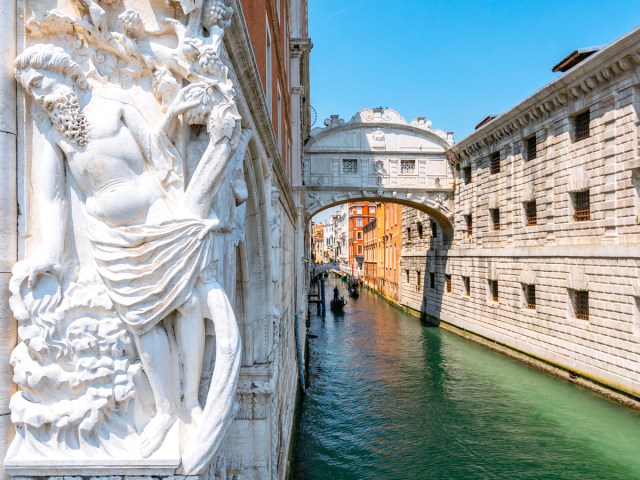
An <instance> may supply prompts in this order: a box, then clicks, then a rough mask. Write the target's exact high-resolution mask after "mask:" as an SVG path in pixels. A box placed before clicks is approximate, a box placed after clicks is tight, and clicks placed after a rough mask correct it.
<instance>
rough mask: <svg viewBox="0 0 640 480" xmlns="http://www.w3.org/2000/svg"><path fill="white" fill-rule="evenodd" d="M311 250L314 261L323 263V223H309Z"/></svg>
mask: <svg viewBox="0 0 640 480" xmlns="http://www.w3.org/2000/svg"><path fill="white" fill-rule="evenodd" d="M311 252H312V259H313V261H314V262H315V263H324V224H323V223H320V224H315V223H312V224H311Z"/></svg>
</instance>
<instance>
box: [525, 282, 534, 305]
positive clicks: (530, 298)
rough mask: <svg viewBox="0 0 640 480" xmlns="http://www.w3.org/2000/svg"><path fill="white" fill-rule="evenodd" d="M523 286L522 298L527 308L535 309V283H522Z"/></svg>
mask: <svg viewBox="0 0 640 480" xmlns="http://www.w3.org/2000/svg"><path fill="white" fill-rule="evenodd" d="M523 288H524V300H525V303H526V305H527V308H531V309H533V310H535V308H536V286H535V285H527V284H525V285H523Z"/></svg>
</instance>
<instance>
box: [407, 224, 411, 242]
mask: <svg viewBox="0 0 640 480" xmlns="http://www.w3.org/2000/svg"><path fill="white" fill-rule="evenodd" d="M407 241H408V242H410V241H411V227H407Z"/></svg>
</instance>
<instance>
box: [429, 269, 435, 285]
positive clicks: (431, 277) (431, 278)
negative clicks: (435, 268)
mask: <svg viewBox="0 0 640 480" xmlns="http://www.w3.org/2000/svg"><path fill="white" fill-rule="evenodd" d="M429 288H436V274H435V273H429Z"/></svg>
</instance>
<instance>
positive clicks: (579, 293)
mask: <svg viewBox="0 0 640 480" xmlns="http://www.w3.org/2000/svg"><path fill="white" fill-rule="evenodd" d="M572 297H573V298H572V300H573V312H574V314H575V317H576V318H578V319H580V320H589V292H588V291H586V290H574V291H573V295H572Z"/></svg>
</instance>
